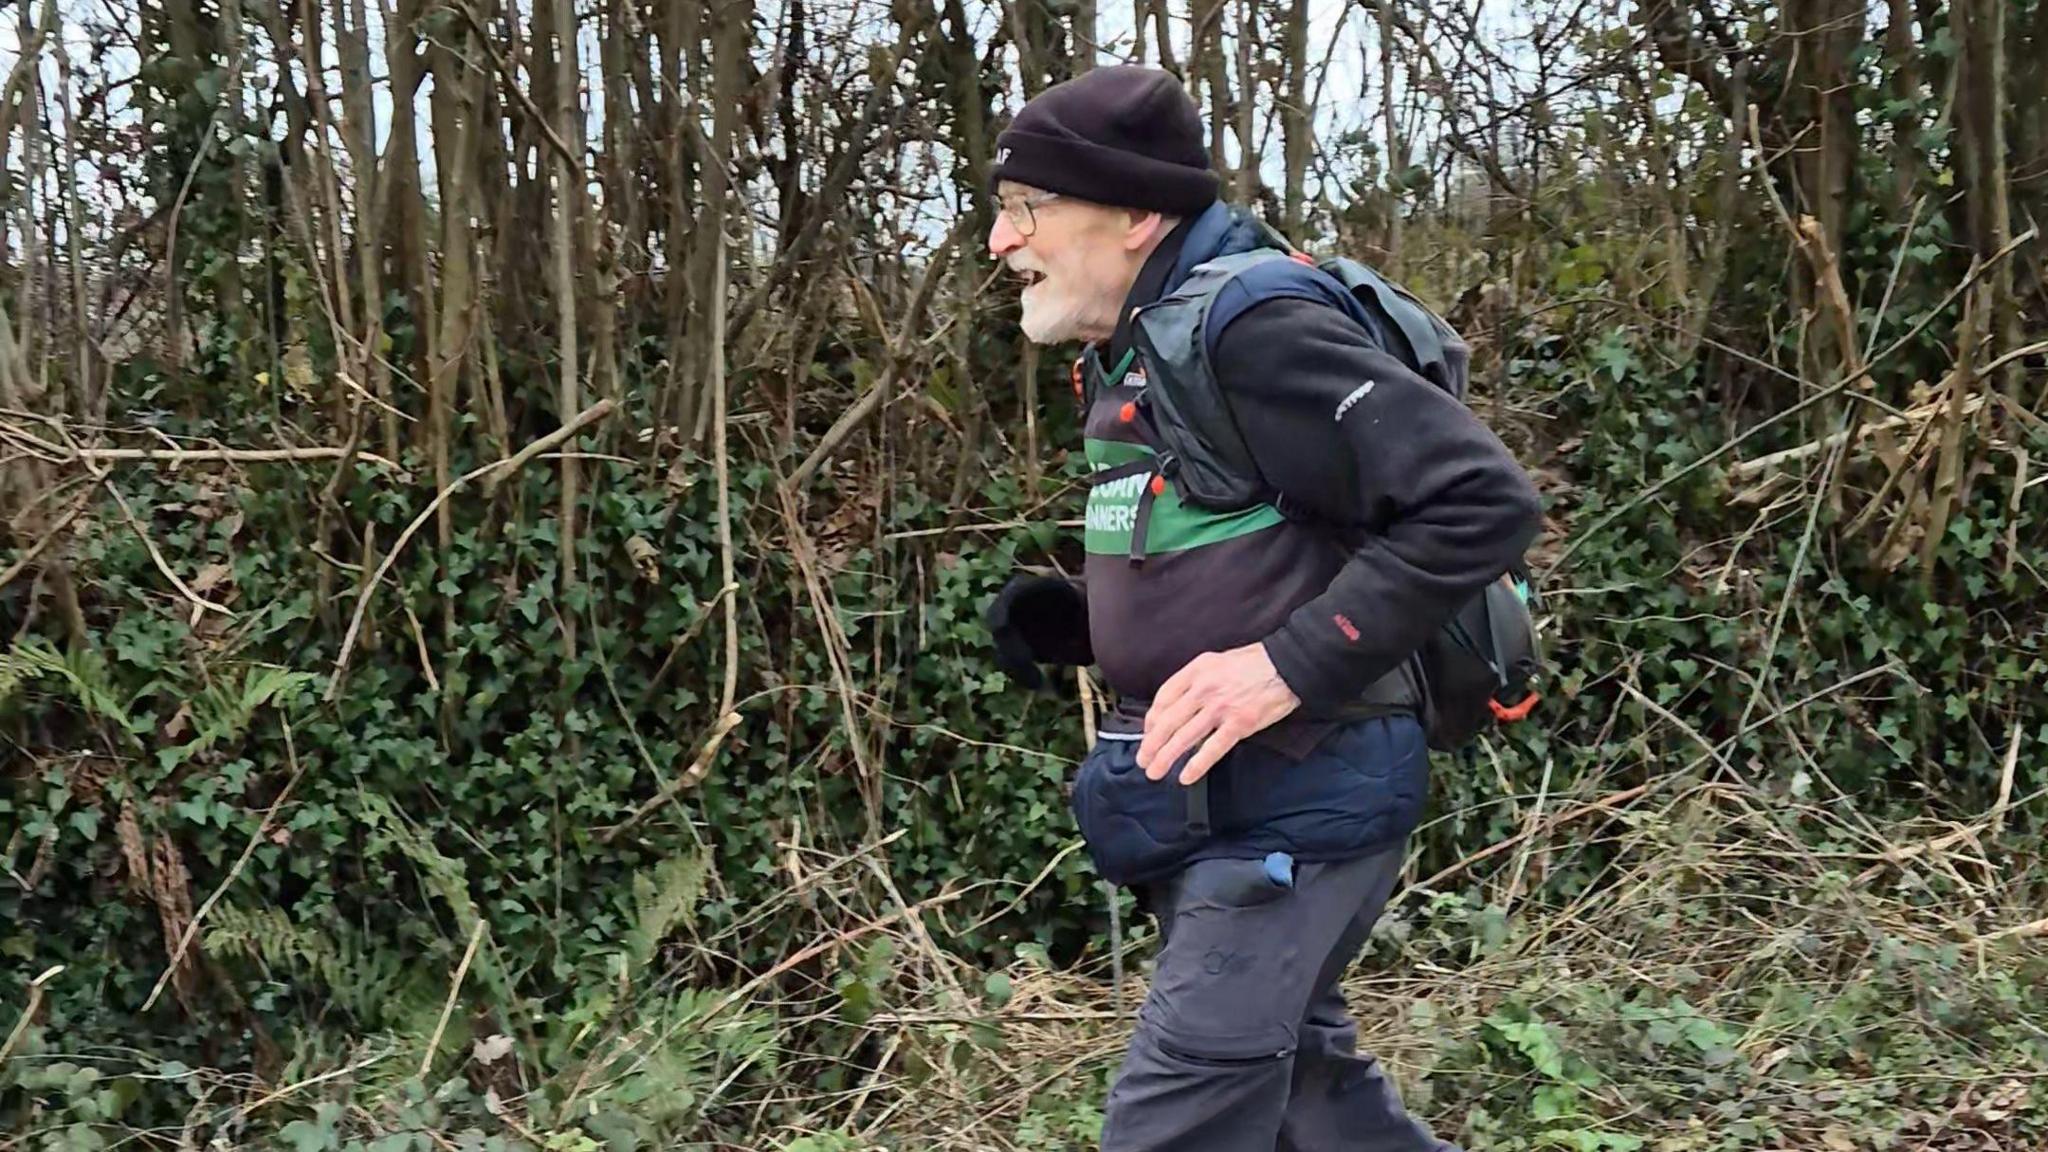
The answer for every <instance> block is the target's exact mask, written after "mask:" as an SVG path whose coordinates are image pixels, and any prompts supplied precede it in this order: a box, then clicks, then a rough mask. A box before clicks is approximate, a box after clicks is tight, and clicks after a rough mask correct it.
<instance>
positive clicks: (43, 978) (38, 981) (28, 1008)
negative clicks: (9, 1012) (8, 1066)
mask: <svg viewBox="0 0 2048 1152" xmlns="http://www.w3.org/2000/svg"><path fill="white" fill-rule="evenodd" d="M62 971H64V965H62V964H52V965H51V966H49V967H48V968H45V969H43V974H42V975H40V976H38V977H36V978H35V979H33V980H31V981H29V982H28V1003H27V1004H25V1005H23V1006H22V1009H21V1017H20V1018H19V1019H17V1020H16V1021H15V1022H14V1030H13V1031H11V1032H9V1033H8V1034H7V1043H5V1044H0V1064H5V1063H7V1058H8V1057H9V1056H10V1055H12V1054H13V1053H14V1046H15V1045H16V1044H19V1043H21V1038H22V1036H23V1035H24V1034H25V1033H27V1032H28V1026H29V1024H30V1023H31V1022H33V1021H34V1020H35V1018H36V1009H38V1008H40V1007H42V1006H43V985H45V984H48V983H49V982H50V981H52V980H54V979H56V978H57V975H58V973H60V972H62Z"/></svg>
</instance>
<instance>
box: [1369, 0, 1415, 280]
mask: <svg viewBox="0 0 2048 1152" xmlns="http://www.w3.org/2000/svg"><path fill="white" fill-rule="evenodd" d="M1376 6H1377V7H1378V8H1379V16H1380V27H1379V33H1380V39H1379V48H1380V112H1381V116H1382V118H1383V119H1384V120H1385V122H1386V134H1387V163H1386V170H1387V171H1386V183H1387V267H1388V269H1389V270H1390V271H1391V270H1395V269H1398V268H1399V267H1400V266H1401V198H1400V196H1399V195H1398V194H1397V193H1396V192H1395V189H1396V188H1398V187H1399V185H1398V183H1397V182H1396V181H1397V179H1398V178H1399V175H1400V173H1401V172H1402V171H1404V170H1405V169H1406V168H1407V167H1408V149H1407V147H1406V146H1405V145H1404V144H1402V143H1401V125H1400V121H1399V120H1398V119H1397V118H1396V117H1395V115H1394V0H1377V5H1376Z"/></svg>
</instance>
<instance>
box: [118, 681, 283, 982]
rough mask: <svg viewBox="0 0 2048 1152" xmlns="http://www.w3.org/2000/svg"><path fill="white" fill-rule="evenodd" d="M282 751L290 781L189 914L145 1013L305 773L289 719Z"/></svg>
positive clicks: (246, 863) (181, 961)
mask: <svg viewBox="0 0 2048 1152" xmlns="http://www.w3.org/2000/svg"><path fill="white" fill-rule="evenodd" d="M284 750H285V755H286V756H287V757H288V758H290V760H291V765H292V777H291V779H289V780H287V781H285V785H284V791H282V792H280V793H278V794H277V799H276V800H273V801H272V802H271V804H270V807H269V808H267V809H265V810H264V813H263V819H262V820H260V821H258V822H257V825H256V831H255V832H253V833H251V834H250V836H249V842H248V843H247V844H245V845H243V846H242V855H241V856H240V857H239V858H237V859H236V860H235V865H234V867H232V868H229V869H228V874H227V876H226V878H225V879H223V880H222V881H221V882H220V885H219V887H217V888H215V889H214V890H213V895H211V896H208V897H207V898H206V902H205V903H203V904H201V905H200V906H199V911H197V912H194V913H193V914H192V920H191V922H190V923H188V924H186V925H185V931H184V932H183V933H182V934H181V935H180V936H179V937H178V946H177V947H176V948H175V949H173V950H172V951H171V962H170V963H169V964H167V965H165V966H164V974H163V975H161V976H159V977H157V978H156V986H155V987H153V988H151V989H150V990H149V997H148V999H146V1000H144V1001H143V1002H142V1010H143V1011H144V1012H148V1011H149V1009H150V1007H151V1006H152V1005H154V1004H155V1003H156V998H157V997H159V996H161V995H163V992H164V985H165V984H168V983H170V979H171V974H172V973H174V972H176V971H177V970H178V965H180V964H183V963H184V962H185V950H186V949H187V948H189V947H191V946H192V937H193V936H195V935H197V934H198V932H199V925H200V924H201V923H203V922H204V921H205V920H206V914H207V913H208V912H211V911H213V906H214V905H215V904H218V903H219V902H220V898H221V894H222V893H224V892H226V891H227V890H228V886H229V885H230V884H233V883H234V882H235V877H237V876H240V875H241V874H242V869H243V868H244V867H245V866H247V865H248V863H249V857H251V856H253V855H255V853H256V845H258V844H260V843H262V842H263V834H264V833H266V832H268V831H270V822H271V821H272V820H273V819H275V818H276V817H277V813H278V810H279V809H281V808H283V807H284V805H285V802H286V801H287V800H290V799H291V798H292V789H293V788H296V787H298V784H299V777H300V776H302V775H304V774H305V771H306V767H305V765H303V764H301V763H299V752H298V748H297V747H296V746H295V745H294V744H293V743H292V722H291V721H290V720H285V721H284Z"/></svg>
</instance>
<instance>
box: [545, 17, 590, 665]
mask: <svg viewBox="0 0 2048 1152" xmlns="http://www.w3.org/2000/svg"><path fill="white" fill-rule="evenodd" d="M552 5H553V14H554V36H555V84H554V87H555V92H554V96H555V108H554V114H555V133H556V135H558V136H560V137H561V138H562V140H563V141H564V142H566V143H568V144H569V146H570V147H571V148H575V149H576V151H577V153H578V154H579V155H580V154H581V152H582V149H581V147H580V145H579V142H580V141H581V140H582V139H583V125H582V118H581V116H580V115H579V113H578V106H577V100H576V77H577V71H578V70H577V67H576V9H575V5H574V0H552ZM538 17H539V13H538V12H536V19H538ZM535 46H536V48H537V47H538V46H539V37H535ZM551 155H552V156H553V167H554V173H555V210H554V214H553V217H552V221H551V225H552V227H551V244H552V248H553V250H552V252H551V255H552V257H553V267H554V279H555V323H556V326H557V330H556V333H555V341H556V348H557V350H558V351H557V356H556V364H555V371H556V385H555V388H556V392H555V408H556V412H557V414H558V416H559V418H560V419H561V420H562V422H563V423H565V424H566V423H567V422H568V421H569V419H570V417H572V416H574V415H576V413H577V412H579V411H581V410H582V408H583V389H582V386H581V384H580V383H579V381H578V373H579V372H580V367H579V366H580V363H581V361H580V360H579V359H578V355H577V350H576V280H575V274H574V272H573V270H572V264H573V262H574V260H575V237H576V209H577V205H578V202H579V201H580V200H581V199H582V197H581V195H580V194H579V190H578V189H577V187H576V185H575V183H574V181H575V179H576V175H575V172H574V170H572V169H571V168H570V167H569V162H568V159H567V158H566V157H564V156H562V155H561V154H560V153H552V154H551ZM578 481H579V477H578V474H577V466H576V459H575V456H574V455H573V454H572V453H567V452H565V453H563V454H562V502H561V511H560V520H561V534H560V544H559V549H560V558H561V565H562V569H561V605H562V607H561V621H562V657H563V659H564V660H565V661H574V660H575V659H576V613H575V612H573V611H571V610H570V607H569V603H570V600H571V593H572V592H573V591H574V590H575V588H576V584H577V580H578V575H577V569H578V565H577V562H576V504H577V500H578V498H579V496H580V492H579V487H578Z"/></svg>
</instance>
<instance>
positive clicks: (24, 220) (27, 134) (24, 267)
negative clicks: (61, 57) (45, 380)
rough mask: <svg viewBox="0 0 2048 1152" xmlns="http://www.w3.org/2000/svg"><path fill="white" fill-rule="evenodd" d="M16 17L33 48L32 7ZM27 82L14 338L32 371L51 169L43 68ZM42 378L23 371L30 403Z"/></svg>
mask: <svg viewBox="0 0 2048 1152" xmlns="http://www.w3.org/2000/svg"><path fill="white" fill-rule="evenodd" d="M16 12H17V13H18V14H19V16H20V19H21V23H20V27H19V32H18V33H17V35H18V36H19V39H18V40H16V43H18V44H26V43H29V42H30V41H32V40H34V39H35V35H36V29H35V26H34V25H32V24H30V23H29V19H28V15H29V6H28V5H27V4H22V5H20V6H19V7H18V8H17V9H16ZM52 30H53V31H54V30H55V26H54V25H52ZM27 79H28V84H27V86H26V88H25V90H24V91H23V93H22V99H21V111H22V115H21V155H22V161H23V163H22V171H23V178H21V179H19V180H18V181H17V182H16V185H15V186H16V187H18V188H20V189H21V201H20V204H19V207H20V209H21V212H20V218H19V220H18V222H17V223H16V225H15V227H16V228H17V229H19V231H18V232H17V233H16V235H17V236H19V237H20V241H21V275H20V278H19V279H17V280H16V281H15V284H14V301H13V303H14V307H15V310H16V312H17V313H18V314H19V317H20V330H19V331H17V332H16V333H15V334H14V343H15V348H16V354H17V355H18V356H19V358H20V363H21V366H22V368H23V369H24V370H27V369H28V366H29V365H30V364H33V363H34V362H35V361H36V359H37V355H36V346H37V344H38V341H37V339H36V336H37V329H39V328H41V327H42V325H41V324H39V323H38V322H37V320H36V301H37V299H38V297H37V288H36V273H37V271H38V268H37V265H38V264H39V263H40V262H41V244H40V234H39V230H38V229H37V227H36V192H37V191H38V190H39V189H40V188H41V186H42V176H43V173H44V172H45V171H47V170H48V165H47V164H46V163H45V161H44V159H43V147H44V144H45V142H46V135H45V126H44V124H43V115H42V106H43V102H42V92H43V80H42V68H41V67H40V66H39V65H31V66H30V67H29V69H28V73H27ZM6 145H7V142H6V140H5V139H4V138H0V151H4V149H5V148H6ZM40 377H41V373H37V372H33V371H25V372H24V375H23V378H22V380H21V387H22V388H23V389H24V391H25V392H26V393H27V397H26V398H27V399H29V400H30V401H34V400H38V399H40V398H41V397H42V395H43V391H44V389H43V384H42V381H41V378H40Z"/></svg>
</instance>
